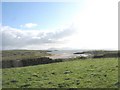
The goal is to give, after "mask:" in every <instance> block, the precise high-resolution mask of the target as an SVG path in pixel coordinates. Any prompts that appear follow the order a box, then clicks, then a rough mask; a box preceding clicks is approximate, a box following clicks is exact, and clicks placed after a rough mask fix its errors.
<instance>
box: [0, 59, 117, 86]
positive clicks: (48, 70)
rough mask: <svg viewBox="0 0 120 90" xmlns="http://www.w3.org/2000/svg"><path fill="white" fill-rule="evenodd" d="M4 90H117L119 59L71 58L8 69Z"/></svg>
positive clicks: (5, 73)
mask: <svg viewBox="0 0 120 90" xmlns="http://www.w3.org/2000/svg"><path fill="white" fill-rule="evenodd" d="M2 75H3V78H2V79H3V80H2V86H3V88H117V87H118V85H119V82H118V58H96V59H95V58H90V59H73V60H71V61H66V62H59V63H50V64H44V65H36V66H27V67H20V68H7V69H3V72H2Z"/></svg>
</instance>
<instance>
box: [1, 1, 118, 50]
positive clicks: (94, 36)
mask: <svg viewBox="0 0 120 90" xmlns="http://www.w3.org/2000/svg"><path fill="white" fill-rule="evenodd" d="M118 1H119V0H79V2H2V24H1V25H0V27H1V28H2V30H1V31H0V33H1V34H0V35H2V44H1V45H2V49H35V50H36V49H42V50H43V49H112V50H117V49H118Z"/></svg>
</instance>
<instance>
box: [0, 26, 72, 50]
mask: <svg viewBox="0 0 120 90" xmlns="http://www.w3.org/2000/svg"><path fill="white" fill-rule="evenodd" d="M73 31H74V30H73V28H71V27H70V28H64V29H62V30H61V29H58V30H55V31H49V30H47V31H45V30H20V29H15V28H11V27H9V26H2V32H0V33H2V46H3V49H22V48H23V49H24V48H28V49H48V48H51V47H56V46H55V45H57V46H59V43H64V42H65V40H66V38H67V37H68V36H70V35H72V34H73V33H74V32H73ZM60 39H61V40H60Z"/></svg>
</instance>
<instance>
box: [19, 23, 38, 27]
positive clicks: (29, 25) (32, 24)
mask: <svg viewBox="0 0 120 90" xmlns="http://www.w3.org/2000/svg"><path fill="white" fill-rule="evenodd" d="M36 26H38V25H37V24H35V23H26V24H25V25H20V27H25V28H33V27H36Z"/></svg>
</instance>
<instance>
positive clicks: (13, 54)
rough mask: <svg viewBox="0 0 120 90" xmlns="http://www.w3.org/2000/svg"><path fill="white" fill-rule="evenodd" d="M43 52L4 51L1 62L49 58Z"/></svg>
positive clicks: (45, 52)
mask: <svg viewBox="0 0 120 90" xmlns="http://www.w3.org/2000/svg"><path fill="white" fill-rule="evenodd" d="M49 55H50V54H48V53H47V51H45V50H43V51H42V50H4V51H2V60H16V59H29V58H38V57H44V56H49Z"/></svg>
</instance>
